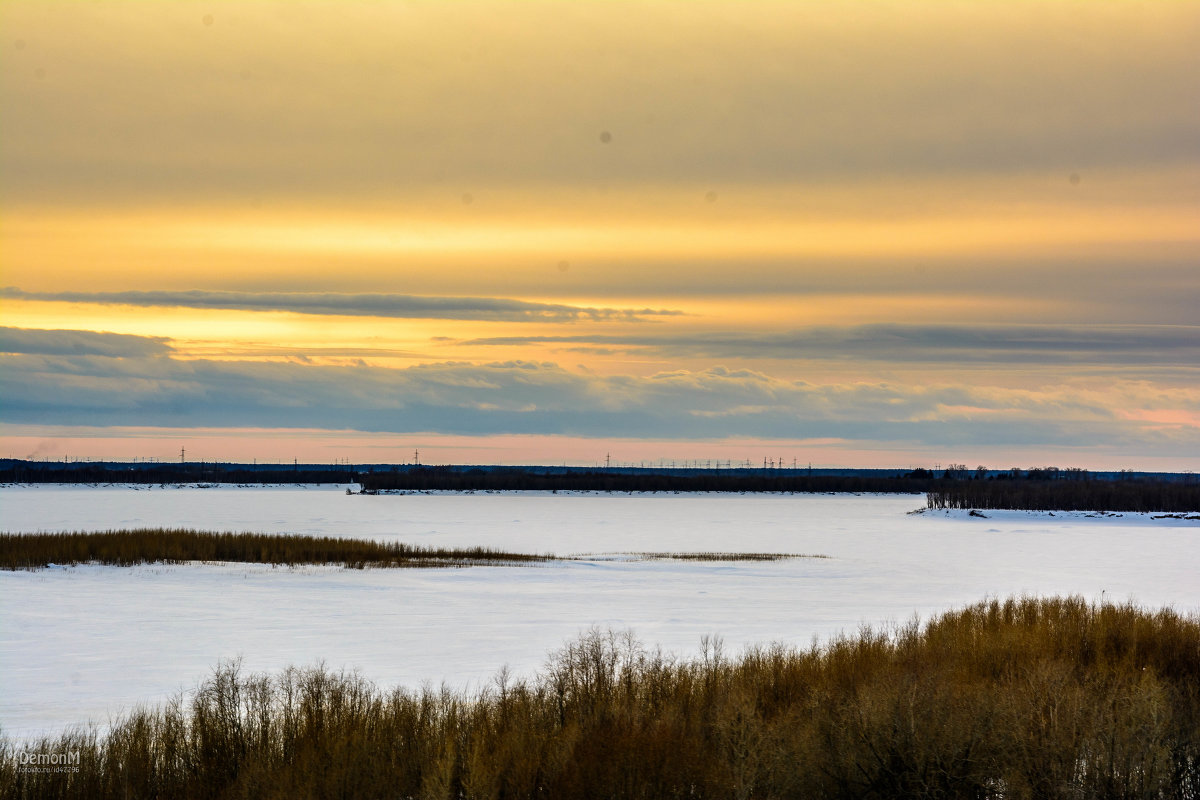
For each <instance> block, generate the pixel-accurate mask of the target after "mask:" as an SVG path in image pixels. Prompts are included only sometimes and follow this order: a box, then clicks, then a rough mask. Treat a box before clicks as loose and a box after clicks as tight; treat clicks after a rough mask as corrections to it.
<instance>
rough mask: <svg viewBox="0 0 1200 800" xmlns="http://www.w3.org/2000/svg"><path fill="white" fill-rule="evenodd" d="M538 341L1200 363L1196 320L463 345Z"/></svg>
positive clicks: (749, 354)
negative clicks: (1193, 323) (1173, 323)
mask: <svg viewBox="0 0 1200 800" xmlns="http://www.w3.org/2000/svg"><path fill="white" fill-rule="evenodd" d="M539 343H540V344H549V345H562V346H566V347H572V348H578V347H590V346H595V347H599V348H607V349H609V350H611V349H614V348H617V349H625V350H627V351H633V350H638V351H649V352H652V353H655V354H658V355H662V356H668V357H697V358H737V359H746V358H770V359H854V360H878V361H898V360H899V361H917V362H961V363H1059V362H1068V363H1136V364H1192V365H1195V364H1200V326H1195V325H970V326H968V325H900V324H879V325H858V326H845V327H813V328H805V329H802V330H796V331H790V332H787V333H779V334H745V335H743V334H705V333H701V334H692V335H673V334H665V335H657V336H656V335H653V334H650V335H633V336H627V335H610V334H595V335H581V336H503V337H491V338H484V339H472V340H469V341H467V342H464V344H470V345H504V346H513V345H529V344H539Z"/></svg>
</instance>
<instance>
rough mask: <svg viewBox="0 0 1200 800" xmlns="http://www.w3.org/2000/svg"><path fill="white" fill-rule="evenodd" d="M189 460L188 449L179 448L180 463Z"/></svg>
mask: <svg viewBox="0 0 1200 800" xmlns="http://www.w3.org/2000/svg"><path fill="white" fill-rule="evenodd" d="M186 460H187V448H186V447H181V448H179V463H180V464H182V463H184V462H185V461H186Z"/></svg>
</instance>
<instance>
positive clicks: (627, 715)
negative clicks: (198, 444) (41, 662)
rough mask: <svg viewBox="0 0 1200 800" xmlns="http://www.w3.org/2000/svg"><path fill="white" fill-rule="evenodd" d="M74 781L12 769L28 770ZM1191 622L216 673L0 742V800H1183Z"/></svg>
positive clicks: (1083, 605)
mask: <svg viewBox="0 0 1200 800" xmlns="http://www.w3.org/2000/svg"><path fill="white" fill-rule="evenodd" d="M31 753H32V754H34V755H35V756H36V755H38V754H56V753H57V754H62V753H69V754H77V756H76V759H77V762H76V763H77V764H78V769H77V770H73V769H72V770H64V771H53V770H45V771H38V770H28V769H25V770H23V769H22V768H21V758H22V757H23V756H25V757H27V756H28V755H29V754H31ZM1198 793H1200V620H1197V619H1195V618H1190V617H1181V616H1179V615H1177V614H1175V613H1173V612H1171V611H1169V610H1164V611H1159V612H1148V611H1145V610H1142V609H1139V608H1137V607H1134V606H1132V605H1121V606H1117V605H1111V604H1104V605H1094V604H1089V603H1087V602H1085V601H1083V600H1081V599H1078V598H1067V599H1042V600H1037V599H1021V600H1007V601H990V602H986V603H982V604H979V605H975V606H972V607H969V608H966V609H964V610H961V611H955V612H950V613H946V614H944V615H942V616H940V617H938V618H936V619H934V620H932V621H931V622H929V623H928V624H927V625H925V626H919V625H916V624H915V623H914V624H910V625H908V626H905V627H901V628H899V629H896V630H890V631H871V630H864V631H860V632H859V633H858V634H856V635H853V636H848V637H844V638H840V639H837V640H835V641H833V642H831V643H830V644H828V645H826V646H824V647H816V646H814V647H812V648H811V649H809V650H794V649H790V648H786V647H783V646H769V647H761V648H757V649H752V650H749V651H748V652H746V653H744V654H742V655H740V656H738V657H734V658H730V657H727V656H726V655H725V654H724V653H723V652H722V650H721V648H720V646H719V643H714V642H708V643H706V645H705V646H703V647H702V650H701V654H700V656H699V657H698V658H694V659H690V660H685V659H680V658H678V657H674V656H670V655H667V654H664V653H662V652H660V651H658V650H648V649H646V648H645V647H643V646H642V645H641V644H640V643H638V642H637V640H636V639H634V638H633V637H632V635H626V634H617V633H606V632H599V631H593V632H591V633H589V634H586V635H584V636H583V637H581V638H580V639H578V640H576V641H573V642H571V643H569V644H568V645H566V646H565V647H564V648H563V649H562V650H560V651H559V652H557V653H556V654H554V655H553V656H552V657H551V658H550V659H549V661H548V663H547V664H546V666H545V667H544V669H543V670H542V671H541V672H540V673H539V674H538V675H536V676H534V677H532V678H528V679H514V678H513V677H512V676H511V675H509V674H507V673H506V672H503V671H502V672H501V673H500V674H499V675H498V676H497V677H496V679H495V681H494V682H493V684H492V685H490V686H489V687H487V688H485V689H483V690H480V691H477V692H474V693H471V694H464V693H457V692H453V691H451V690H449V689H448V688H445V687H443V688H442V689H434V688H426V689H423V690H419V691H409V690H405V689H395V690H391V691H387V690H383V689H380V688H378V687H376V686H374V685H373V684H371V683H369V682H367V681H366V680H365V679H363V678H362V677H360V676H358V675H356V674H347V673H333V672H330V671H328V670H326V669H323V668H321V667H316V668H310V669H289V670H287V671H285V672H284V673H282V674H281V675H276V676H270V675H248V674H245V673H243V672H242V671H241V670H240V669H239V668H238V666H237V664H236V663H235V664H225V665H222V666H220V667H219V668H218V669H216V670H215V672H214V674H213V675H212V677H211V678H210V679H208V680H207V681H205V682H204V684H203V685H202V686H201V687H200V688H199V691H197V692H195V693H194V694H191V695H189V696H188V697H186V698H184V697H181V698H179V699H178V700H177V701H175V702H172V703H169V704H168V705H166V706H165V707H163V708H160V709H157V710H153V709H144V708H143V709H139V710H136V711H134V712H132V713H131V714H130V715H129V716H127V717H125V718H124V719H120V720H117V721H116V722H114V723H113V724H112V725H111V726H109V727H108V728H107V729H103V730H98V729H96V728H89V729H83V728H78V729H74V730H71V731H68V732H66V733H64V734H62V735H61V736H58V737H48V738H45V739H43V740H41V741H39V742H31V743H24V744H18V743H16V742H12V741H6V742H0V798H14V800H15V799H16V798H35V797H38V798H40V797H60V798H90V799H95V800H103V799H104V798H127V797H172V798H180V800H188V799H189V798H210V797H260V798H289V800H293V799H294V798H319V797H401V798H418V797H419V798H510V799H512V798H530V800H532V799H533V798H548V797H550V798H559V799H560V800H575V799H576V798H669V797H694V798H713V799H715V800H726V799H728V800H745V799H746V798H754V797H762V798H783V797H806V798H846V800H850V798H855V799H857V798H893V797H896V798H899V797H904V798H959V797H961V798H975V799H976V800H1022V799H1024V798H1113V799H1114V800H1118V799H1119V800H1133V799H1134V798H1164V797H1175V798H1194V797H1196V796H1197V795H1198Z"/></svg>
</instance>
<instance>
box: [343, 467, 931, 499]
mask: <svg viewBox="0 0 1200 800" xmlns="http://www.w3.org/2000/svg"><path fill="white" fill-rule="evenodd" d="M359 481H360V482H361V483H362V486H363V489H364V490H365V491H368V492H372V491H381V490H408V491H434V490H441V491H472V490H479V491H504V490H507V491H539V490H540V491H558V492H564V491H596V492H900V493H904V492H908V493H919V492H924V491H928V490H929V489H930V488H931V487H933V486H936V485H937V483H938V481H937V479H935V478H933V476H932V474H930V473H926V474H923V475H918V474H915V473H909V474H908V475H902V476H896V477H865V476H855V475H807V474H803V473H800V474H797V473H796V472H795V471H787V470H783V471H779V472H772V471H768V470H762V471H760V470H746V471H737V470H735V471H726V472H721V471H718V470H692V471H688V472H670V471H662V472H658V471H653V470H644V471H628V472H615V471H607V470H576V471H570V472H561V471H559V472H553V473H550V472H540V471H530V470H520V469H504V470H483V469H469V470H456V469H450V468H443V467H427V468H421V469H410V470H408V471H406V472H374V473H367V474H363V475H360V476H359Z"/></svg>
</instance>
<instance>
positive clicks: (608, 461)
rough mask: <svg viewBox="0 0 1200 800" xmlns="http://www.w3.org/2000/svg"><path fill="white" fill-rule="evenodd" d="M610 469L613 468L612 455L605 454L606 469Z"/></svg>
mask: <svg viewBox="0 0 1200 800" xmlns="http://www.w3.org/2000/svg"><path fill="white" fill-rule="evenodd" d="M610 467H612V453H605V454H604V468H605V469H609V468H610Z"/></svg>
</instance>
